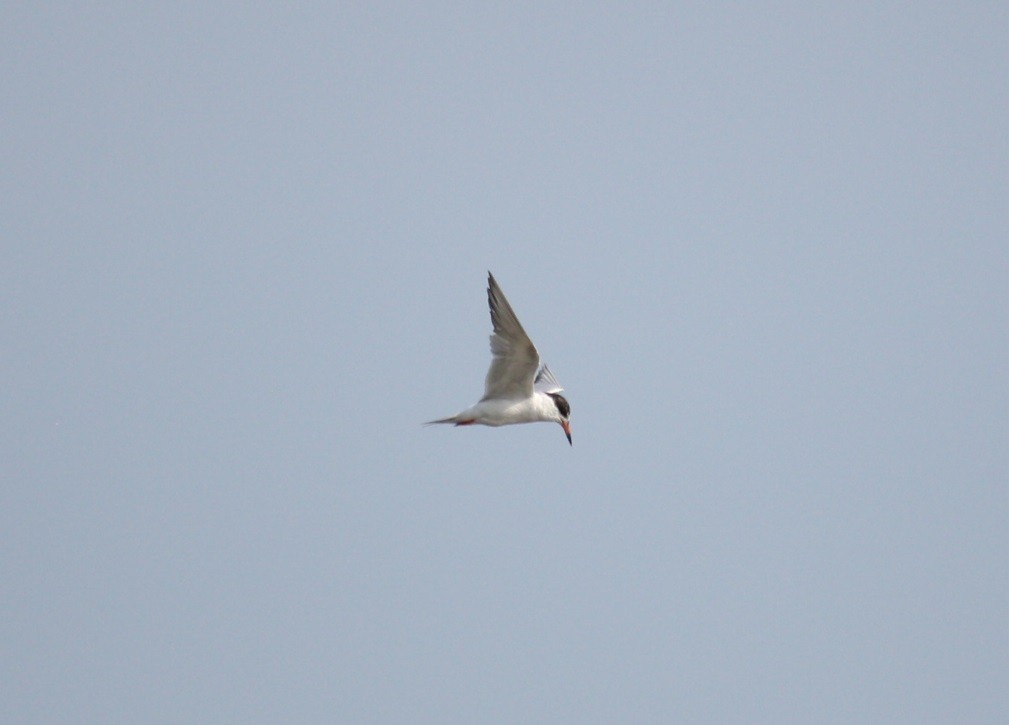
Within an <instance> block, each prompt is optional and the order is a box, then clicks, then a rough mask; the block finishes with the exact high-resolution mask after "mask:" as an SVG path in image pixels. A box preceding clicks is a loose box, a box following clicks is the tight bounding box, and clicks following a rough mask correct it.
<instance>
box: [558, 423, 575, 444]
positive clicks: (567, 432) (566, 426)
mask: <svg viewBox="0 0 1009 725" xmlns="http://www.w3.org/2000/svg"><path fill="white" fill-rule="evenodd" d="M561 428H563V429H564V435H566V436H567V437H568V445H569V446H573V445H574V443H572V442H571V424H570V423H568V422H567V421H566V420H562V421H561Z"/></svg>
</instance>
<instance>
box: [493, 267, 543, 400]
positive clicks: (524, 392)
mask: <svg viewBox="0 0 1009 725" xmlns="http://www.w3.org/2000/svg"><path fill="white" fill-rule="evenodd" d="M487 302H488V304H489V305H490V320H491V324H492V325H493V326H494V334H493V335H491V336H490V351H491V355H493V359H492V360H491V363H490V370H488V371H487V380H486V381H485V382H484V394H483V399H484V400H487V399H488V398H528V397H530V396H531V395H532V394H533V378H534V377H535V376H536V370H537V368H538V367H539V365H540V354H539V353H538V352H536V346H535V345H533V343H532V340H530V339H529V336H528V335H527V334H526V331H525V330H523V329H522V325H521V324H520V323H519V321H518V318H517V317H516V316H515V312H514V311H513V310H512V307H511V305H509V304H508V300H506V299H505V296H504V293H503V292H502V291H501V288H500V287H499V286H498V283H497V280H496V279H494V275H492V274H491V273H490V272H488V273H487Z"/></svg>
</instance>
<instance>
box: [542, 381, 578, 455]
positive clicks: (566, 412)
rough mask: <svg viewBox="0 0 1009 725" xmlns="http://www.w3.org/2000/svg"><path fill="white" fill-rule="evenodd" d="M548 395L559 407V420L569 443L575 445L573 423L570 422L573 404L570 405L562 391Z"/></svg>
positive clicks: (555, 405)
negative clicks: (572, 433)
mask: <svg viewBox="0 0 1009 725" xmlns="http://www.w3.org/2000/svg"><path fill="white" fill-rule="evenodd" d="M547 395H549V396H550V399H551V400H552V401H554V407H556V408H557V422H558V423H560V424H561V428H563V429H564V435H566V436H567V437H568V445H574V443H572V442H571V423H569V422H568V421H569V420H570V418H571V406H570V405H568V401H567V398H565V397H564V396H563V395H561V394H560V393H547Z"/></svg>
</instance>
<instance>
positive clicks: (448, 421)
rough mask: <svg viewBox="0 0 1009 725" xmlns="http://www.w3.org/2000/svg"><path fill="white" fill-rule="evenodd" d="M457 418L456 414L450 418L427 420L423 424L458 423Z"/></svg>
mask: <svg viewBox="0 0 1009 725" xmlns="http://www.w3.org/2000/svg"><path fill="white" fill-rule="evenodd" d="M458 422H459V418H458V417H457V416H454V415H453V416H452V417H450V418H441V419H439V420H429V421H427V422H426V423H424V425H437V424H438V423H458Z"/></svg>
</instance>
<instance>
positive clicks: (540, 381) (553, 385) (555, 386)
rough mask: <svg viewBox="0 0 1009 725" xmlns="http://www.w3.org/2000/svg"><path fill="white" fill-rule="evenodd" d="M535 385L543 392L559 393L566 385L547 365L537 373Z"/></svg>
mask: <svg viewBox="0 0 1009 725" xmlns="http://www.w3.org/2000/svg"><path fill="white" fill-rule="evenodd" d="M533 387H534V388H535V389H536V390H538V391H539V392H541V393H559V392H561V391H562V390H564V386H562V385H561V384H560V381H558V380H557V378H555V377H554V374H553V373H552V372H550V368H548V367H547V366H546V365H544V366H543V367H541V368H540V371H539V372H538V373H536V380H535V381H533Z"/></svg>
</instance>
